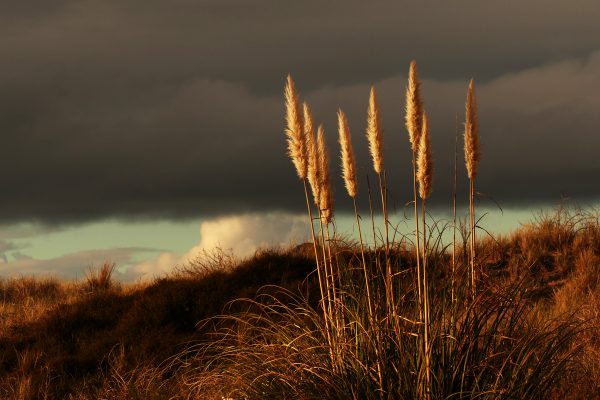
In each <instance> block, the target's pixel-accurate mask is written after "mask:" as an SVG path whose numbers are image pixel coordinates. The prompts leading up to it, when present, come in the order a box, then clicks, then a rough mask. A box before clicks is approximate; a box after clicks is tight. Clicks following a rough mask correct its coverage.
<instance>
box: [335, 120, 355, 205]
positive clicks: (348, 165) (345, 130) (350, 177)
mask: <svg viewBox="0 0 600 400" xmlns="http://www.w3.org/2000/svg"><path fill="white" fill-rule="evenodd" d="M338 132H339V135H340V139H339V140H340V147H341V149H342V154H341V158H342V176H343V178H344V183H345V185H346V190H347V191H348V195H349V196H350V197H352V198H354V197H356V191H357V187H358V184H357V182H356V161H355V160H354V150H353V149H352V141H351V139H350V128H349V127H348V120H347V119H346V115H345V114H344V112H343V111H342V110H339V111H338Z"/></svg>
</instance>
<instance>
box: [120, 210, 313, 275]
mask: <svg viewBox="0 0 600 400" xmlns="http://www.w3.org/2000/svg"><path fill="white" fill-rule="evenodd" d="M308 235H309V227H308V224H307V217H306V216H302V215H296V214H289V213H283V212H273V213H252V214H242V215H230V216H224V217H219V218H215V219H210V220H206V221H203V222H202V223H201V224H200V241H199V243H198V244H197V245H196V246H194V247H192V248H191V249H189V250H188V251H187V252H186V253H185V254H183V255H177V254H175V253H170V252H165V253H161V254H160V255H159V256H158V257H157V258H155V259H151V260H146V261H143V262H141V263H139V264H137V265H135V266H133V267H131V268H130V269H129V270H128V272H127V275H129V276H130V277H131V278H135V277H139V276H141V277H144V278H152V277H154V276H158V275H161V274H164V273H166V272H169V271H171V270H173V268H175V267H177V266H185V265H186V264H188V263H189V262H191V261H193V260H194V259H195V258H197V257H198V256H200V255H202V254H203V252H204V251H209V252H210V251H212V250H214V249H215V248H220V249H223V250H225V251H231V252H232V253H233V254H234V255H235V256H236V257H240V258H244V257H248V256H251V255H252V254H254V252H255V251H256V250H257V249H259V248H261V247H277V246H286V245H289V244H292V243H302V242H304V241H306V240H307V239H308Z"/></svg>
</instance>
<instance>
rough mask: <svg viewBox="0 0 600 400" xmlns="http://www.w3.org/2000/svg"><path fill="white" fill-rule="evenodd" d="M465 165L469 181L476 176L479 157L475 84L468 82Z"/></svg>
mask: <svg viewBox="0 0 600 400" xmlns="http://www.w3.org/2000/svg"><path fill="white" fill-rule="evenodd" d="M464 137H465V164H466V167H467V173H468V175H469V179H474V178H475V177H476V176H477V167H478V165H479V159H480V157H481V151H480V149H479V124H478V122H477V97H476V96H475V83H474V82H473V79H471V81H470V82H469V91H468V93H467V103H466V106H465V134H464Z"/></svg>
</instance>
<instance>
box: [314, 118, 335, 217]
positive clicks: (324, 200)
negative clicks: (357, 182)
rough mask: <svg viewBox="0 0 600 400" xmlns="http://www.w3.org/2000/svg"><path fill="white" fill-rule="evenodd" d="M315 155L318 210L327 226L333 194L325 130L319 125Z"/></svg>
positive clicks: (330, 214)
mask: <svg viewBox="0 0 600 400" xmlns="http://www.w3.org/2000/svg"><path fill="white" fill-rule="evenodd" d="M317 155H318V159H319V171H320V173H319V178H320V179H319V209H320V210H321V215H322V220H323V224H328V223H330V222H331V221H332V219H333V192H332V190H331V181H330V178H329V155H328V154H327V144H326V143H325V130H324V129H323V126H321V125H319V128H318V129H317Z"/></svg>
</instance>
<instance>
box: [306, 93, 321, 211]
mask: <svg viewBox="0 0 600 400" xmlns="http://www.w3.org/2000/svg"><path fill="white" fill-rule="evenodd" d="M303 110H304V136H305V140H306V152H307V155H308V171H307V172H308V176H307V177H308V183H309V184H310V188H311V190H312V194H313V197H314V200H315V204H316V205H317V207H318V206H319V191H320V188H319V184H320V183H319V182H320V178H319V157H318V153H317V142H316V138H315V130H314V128H313V119H312V113H311V111H310V107H309V106H308V104H306V103H304V104H303Z"/></svg>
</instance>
